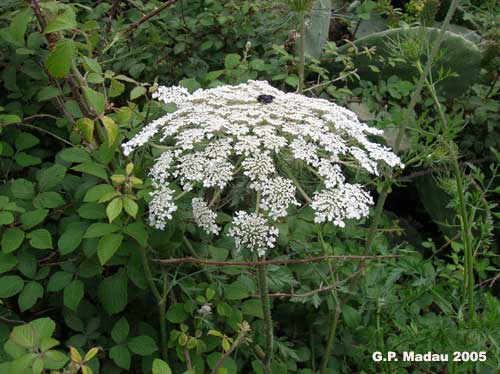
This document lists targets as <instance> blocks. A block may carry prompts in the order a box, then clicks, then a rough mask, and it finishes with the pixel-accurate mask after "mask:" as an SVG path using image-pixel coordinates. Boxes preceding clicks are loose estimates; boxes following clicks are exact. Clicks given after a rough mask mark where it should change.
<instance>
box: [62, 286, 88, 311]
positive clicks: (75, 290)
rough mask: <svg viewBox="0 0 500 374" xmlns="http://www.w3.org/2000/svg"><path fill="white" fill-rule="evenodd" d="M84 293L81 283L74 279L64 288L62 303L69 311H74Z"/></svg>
mask: <svg viewBox="0 0 500 374" xmlns="http://www.w3.org/2000/svg"><path fill="white" fill-rule="evenodd" d="M84 293H85V291H84V285H83V282H82V281H81V280H79V279H75V280H74V281H72V282H71V283H70V284H68V285H67V286H66V287H65V288H64V292H63V303H64V305H65V306H66V307H68V308H69V309H71V310H73V311H76V309H77V308H78V305H79V304H80V301H81V300H82V298H83V295H84Z"/></svg>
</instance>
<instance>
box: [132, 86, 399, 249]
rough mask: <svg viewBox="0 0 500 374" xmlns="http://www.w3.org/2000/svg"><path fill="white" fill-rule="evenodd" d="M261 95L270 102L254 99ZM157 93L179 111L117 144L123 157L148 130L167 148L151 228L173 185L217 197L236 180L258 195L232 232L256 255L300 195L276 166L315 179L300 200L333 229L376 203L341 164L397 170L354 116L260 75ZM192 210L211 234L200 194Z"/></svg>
mask: <svg viewBox="0 0 500 374" xmlns="http://www.w3.org/2000/svg"><path fill="white" fill-rule="evenodd" d="M262 95H268V96H267V97H272V100H267V101H263V100H259V99H258V98H259V97H262ZM155 97H156V98H157V99H159V100H161V101H163V102H165V103H174V104H175V105H176V107H177V110H176V111H174V112H173V113H168V114H166V115H165V116H163V117H161V118H158V119H157V120H155V121H153V122H152V123H151V124H149V125H148V126H146V127H144V128H143V129H142V130H141V131H140V132H139V133H138V134H137V135H136V136H135V137H133V138H132V139H131V140H130V141H128V142H126V143H125V144H123V150H124V153H125V154H127V155H128V154H129V153H130V152H132V151H133V150H134V149H136V148H138V147H140V146H142V145H144V144H146V143H147V142H148V141H149V140H150V139H152V138H153V137H155V136H158V138H159V141H160V142H165V143H167V144H168V145H169V150H168V151H167V152H165V153H163V154H162V155H161V156H160V157H159V158H158V159H157V161H156V163H155V165H154V167H153V168H152V169H151V172H150V176H151V178H152V180H153V188H154V191H153V200H152V201H151V203H150V221H151V224H152V225H154V226H155V227H158V228H163V227H164V226H165V221H166V220H168V219H170V218H171V215H172V213H173V212H174V211H175V209H176V206H175V202H174V197H173V190H172V189H170V188H169V183H170V182H174V181H175V182H176V183H178V184H180V185H181V187H182V188H183V190H184V191H193V192H196V191H199V190H203V189H206V188H210V189H212V190H214V192H215V191H217V194H218V195H223V194H224V193H227V192H229V191H230V190H231V185H232V184H233V183H234V182H235V181H239V180H246V181H248V185H249V187H250V189H252V190H254V191H255V194H256V195H257V196H259V199H258V200H257V202H256V204H257V205H256V206H254V207H253V208H252V209H256V210H260V212H259V213H246V212H244V211H238V213H236V215H235V216H234V218H233V228H232V229H231V230H230V231H229V235H232V236H233V237H234V239H235V242H236V246H237V247H238V248H243V247H245V248H248V249H250V250H252V251H254V252H255V253H258V254H259V255H260V256H263V255H264V254H265V252H266V250H267V249H269V248H272V247H273V245H274V242H275V239H276V236H277V231H276V229H275V228H274V227H273V224H274V222H275V221H276V220H279V219H282V218H283V217H286V216H287V214H288V211H289V207H290V206H294V205H295V206H298V205H300V203H299V201H297V199H296V195H297V196H298V194H297V191H296V190H297V189H298V190H300V192H301V194H302V195H303V194H304V191H303V190H302V189H301V188H300V186H298V185H297V183H298V182H297V180H296V178H290V175H289V172H290V170H289V168H287V170H286V171H285V170H284V168H283V165H285V166H286V165H288V164H290V162H294V163H299V164H301V165H302V166H303V167H304V168H305V169H306V170H308V171H310V172H311V173H313V175H315V176H316V177H317V183H316V186H317V187H318V188H317V190H316V192H314V194H313V195H312V198H306V199H305V200H306V201H308V202H309V203H310V204H311V207H312V209H313V210H314V212H315V221H316V222H318V223H320V222H332V223H333V224H335V225H337V226H340V227H343V226H344V225H345V221H346V220H348V219H359V218H361V217H365V216H367V215H368V212H369V206H370V205H371V204H373V201H372V199H371V197H370V195H369V194H368V193H367V192H366V191H365V190H364V189H363V188H362V186H360V185H358V184H350V183H348V182H347V181H346V175H345V172H344V169H345V168H350V167H354V168H357V169H364V170H365V171H367V172H368V173H371V174H374V175H378V173H379V170H380V166H381V165H382V164H385V165H388V166H389V167H401V168H402V167H403V165H402V164H401V161H400V159H399V158H398V157H397V156H396V155H395V154H394V153H392V152H391V151H390V149H388V148H387V147H385V146H383V145H380V144H377V143H374V142H372V141H371V140H369V137H370V136H376V135H381V133H382V132H381V130H378V129H375V128H372V127H369V126H367V125H366V124H364V123H361V122H359V120H358V119H357V117H356V115H355V114H354V113H353V112H351V111H349V110H348V109H345V108H343V107H340V106H338V105H336V104H334V103H332V102H329V101H327V100H324V99H316V98H308V97H305V96H303V95H299V94H295V93H284V92H282V91H280V90H278V89H276V88H274V87H272V86H270V85H269V84H268V83H267V82H264V81H249V82H247V83H244V84H240V85H237V86H229V85H227V86H219V87H215V88H211V89H199V90H196V91H195V92H194V93H192V94H189V93H188V91H187V90H186V89H184V88H181V87H159V89H158V91H157V92H156V93H155ZM292 169H293V168H292ZM292 172H293V171H292ZM289 178H290V179H289ZM313 182H314V181H313ZM297 187H299V188H297ZM192 207H193V217H194V220H195V222H196V223H197V224H198V225H199V226H200V227H202V228H203V229H204V230H205V231H207V232H209V233H212V234H218V233H219V231H220V227H218V226H217V224H216V214H215V212H213V211H212V210H211V209H209V207H208V205H207V204H206V203H205V202H204V201H203V200H202V199H201V198H194V199H193V200H192ZM240 208H241V207H240Z"/></svg>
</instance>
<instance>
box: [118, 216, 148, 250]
mask: <svg viewBox="0 0 500 374" xmlns="http://www.w3.org/2000/svg"><path fill="white" fill-rule="evenodd" d="M123 233H125V234H126V235H128V236H130V237H132V238H134V239H135V240H136V241H137V242H138V243H139V244H140V245H141V246H143V247H146V246H147V244H148V232H147V231H146V228H145V227H144V225H143V224H142V222H135V223H131V224H130V225H128V226H127V227H125V229H124V230H123Z"/></svg>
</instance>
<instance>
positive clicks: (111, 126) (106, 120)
mask: <svg viewBox="0 0 500 374" xmlns="http://www.w3.org/2000/svg"><path fill="white" fill-rule="evenodd" d="M101 122H102V124H103V125H104V128H105V129H106V134H107V136H108V144H115V140H116V137H117V136H118V126H117V125H116V123H115V121H113V119H112V118H111V117H108V116H103V117H101Z"/></svg>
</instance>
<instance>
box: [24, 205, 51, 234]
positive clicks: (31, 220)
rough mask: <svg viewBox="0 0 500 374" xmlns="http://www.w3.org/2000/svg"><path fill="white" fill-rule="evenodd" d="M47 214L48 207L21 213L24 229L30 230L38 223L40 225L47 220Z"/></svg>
mask: <svg viewBox="0 0 500 374" xmlns="http://www.w3.org/2000/svg"><path fill="white" fill-rule="evenodd" d="M47 214H49V211H48V209H36V210H32V211H30V212H26V213H23V214H21V217H20V219H21V223H22V225H23V229H25V230H29V229H31V228H33V227H35V226H36V225H39V224H40V223H42V222H43V221H44V220H45V217H47Z"/></svg>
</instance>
